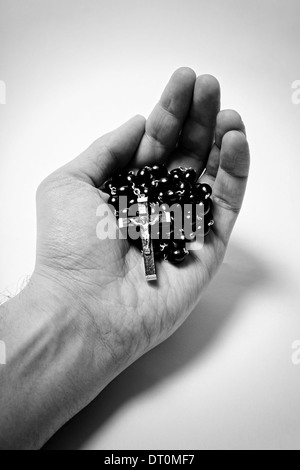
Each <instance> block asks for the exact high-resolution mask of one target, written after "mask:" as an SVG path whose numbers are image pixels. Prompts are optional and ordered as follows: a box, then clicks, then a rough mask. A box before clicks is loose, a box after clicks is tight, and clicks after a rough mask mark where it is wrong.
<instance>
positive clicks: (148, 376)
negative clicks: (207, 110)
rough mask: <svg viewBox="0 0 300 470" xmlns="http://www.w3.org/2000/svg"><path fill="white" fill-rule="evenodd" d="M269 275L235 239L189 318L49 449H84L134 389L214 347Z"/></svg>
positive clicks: (139, 390)
mask: <svg viewBox="0 0 300 470" xmlns="http://www.w3.org/2000/svg"><path fill="white" fill-rule="evenodd" d="M268 281H269V273H268V272H267V271H266V270H265V267H264V266H263V265H262V264H261V261H260V260H258V259H257V258H255V257H254V256H253V254H252V253H249V252H247V251H246V250H245V249H244V248H242V247H239V246H237V245H235V244H232V245H231V246H230V248H229V250H228V253H227V257H226V262H225V263H224V264H223V266H222V268H221V270H220V272H219V273H218V275H217V276H216V278H215V279H214V280H213V282H212V283H211V284H210V286H209V288H208V289H207V291H206V292H205V294H204V295H203V297H202V300H201V301H200V302H199V304H198V305H197V307H196V308H195V310H194V311H193V312H192V314H191V315H190V317H189V318H188V320H187V321H186V322H185V324H184V325H183V326H182V327H181V328H180V329H179V330H178V331H177V332H176V333H175V334H174V335H173V336H172V337H171V338H170V339H169V340H168V341H166V342H165V343H163V344H162V345H160V346H159V347H157V348H156V349H154V350H153V351H151V352H150V353H148V354H147V355H146V356H144V357H142V358H141V359H140V360H139V361H137V362H136V363H135V364H133V365H132V366H131V367H130V368H129V369H127V370H126V371H125V372H123V374H121V375H120V376H119V377H117V378H116V379H115V380H114V381H113V382H112V383H111V384H110V385H109V386H108V387H107V388H106V389H105V390H104V391H103V392H102V393H101V394H100V395H99V397H98V398H97V399H96V400H94V402H93V403H91V404H90V405H89V406H88V407H87V408H86V409H85V410H83V411H82V412H81V413H79V415H77V416H76V417H75V418H74V419H73V420H71V421H70V422H69V423H67V424H66V425H65V426H64V427H63V428H62V429H61V430H60V431H59V432H58V433H57V434H56V435H55V436H54V437H53V438H52V439H51V440H50V441H49V442H48V443H47V444H46V446H45V448H44V449H45V450H52V449H53V450H54V449H55V450H59V449H65V450H67V449H80V448H81V447H82V446H83V445H84V443H85V442H86V440H87V439H88V438H89V437H90V436H91V435H92V434H93V433H95V432H96V431H97V430H99V429H101V427H102V426H103V425H104V424H105V423H106V422H107V420H109V419H110V417H111V416H112V415H113V414H114V413H115V412H116V411H117V410H118V409H119V408H120V407H122V406H123V404H124V403H126V402H127V401H129V400H132V399H133V398H134V397H135V396H136V395H138V394H140V393H143V391H146V390H147V391H148V390H149V388H151V387H153V386H155V385H156V384H157V383H161V382H162V381H164V380H166V379H167V378H168V377H170V375H173V374H177V373H180V371H181V370H182V368H184V367H186V366H187V365H188V364H190V363H191V361H193V360H195V359H196V358H197V357H198V356H199V355H202V354H204V352H205V350H206V349H208V348H209V347H213V343H214V342H215V341H217V339H218V335H219V334H220V333H221V331H222V329H223V328H224V327H225V325H226V323H227V322H228V320H229V319H230V318H231V317H233V316H234V315H235V314H237V315H242V312H241V311H240V310H239V308H238V306H239V303H240V301H241V300H242V299H243V297H244V296H246V295H247V293H249V291H250V290H251V289H254V288H255V287H256V286H257V285H259V286H261V285H262V284H265V283H266V282H268Z"/></svg>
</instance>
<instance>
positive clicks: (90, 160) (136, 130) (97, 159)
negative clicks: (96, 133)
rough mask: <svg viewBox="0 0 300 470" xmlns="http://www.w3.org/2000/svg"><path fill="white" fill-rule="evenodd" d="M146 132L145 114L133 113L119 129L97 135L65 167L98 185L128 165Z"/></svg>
mask: <svg viewBox="0 0 300 470" xmlns="http://www.w3.org/2000/svg"><path fill="white" fill-rule="evenodd" d="M144 132H145V118H144V117H143V116H139V115H138V116H135V117H133V118H132V119H130V120H129V121H128V122H126V123H125V124H123V125H122V126H121V127H119V128H118V129H116V130H114V131H112V132H110V133H109V134H106V135H104V136H103V137H100V139H98V140H96V141H95V142H94V143H93V144H92V145H91V146H90V147H89V148H88V149H87V150H85V151H84V152H83V153H82V154H81V155H79V157H77V158H75V160H73V161H71V162H70V163H68V164H67V165H66V166H65V167H64V170H65V171H66V172H67V173H69V174H72V175H73V176H75V177H76V178H80V179H84V180H85V181H88V182H89V183H91V184H93V185H94V186H95V187H100V186H101V185H102V184H103V183H104V182H105V181H106V180H107V179H108V178H109V177H110V176H111V175H112V173H113V172H114V171H116V170H117V169H118V168H123V167H124V166H126V165H128V163H129V162H130V160H131V159H132V158H133V156H134V154H135V152H136V150H137V148H138V146H139V144H140V141H141V139H142V137H143V135H144Z"/></svg>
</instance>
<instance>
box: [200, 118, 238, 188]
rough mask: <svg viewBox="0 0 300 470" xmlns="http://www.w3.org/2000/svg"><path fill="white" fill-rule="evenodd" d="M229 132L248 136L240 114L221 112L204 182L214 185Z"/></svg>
mask: <svg viewBox="0 0 300 470" xmlns="http://www.w3.org/2000/svg"><path fill="white" fill-rule="evenodd" d="M229 131H241V132H243V133H244V134H245V135H246V130H245V125H244V123H243V121H242V118H241V116H240V115H239V113H237V112H236V111H233V110H224V111H221V112H220V113H219V114H218V116H217V124H216V134H215V143H214V145H213V147H212V149H211V152H210V155H209V158H208V161H207V166H206V174H205V177H204V182H206V183H209V184H213V182H214V180H215V178H216V176H217V173H218V170H219V165H220V149H221V145H222V140H223V137H224V135H225V134H227V132H229Z"/></svg>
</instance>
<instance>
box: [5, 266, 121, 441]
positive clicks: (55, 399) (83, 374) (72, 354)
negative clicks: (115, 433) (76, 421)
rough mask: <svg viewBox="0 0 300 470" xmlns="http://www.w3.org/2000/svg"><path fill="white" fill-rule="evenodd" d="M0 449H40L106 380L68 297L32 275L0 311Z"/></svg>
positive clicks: (105, 356) (105, 355)
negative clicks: (1, 353) (2, 348)
mask: <svg viewBox="0 0 300 470" xmlns="http://www.w3.org/2000/svg"><path fill="white" fill-rule="evenodd" d="M0 331H1V333H0V339H1V340H2V341H4V342H5V344H6V349H7V359H6V365H5V366H1V369H0V382H1V402H2V404H1V407H0V436H1V437H0V447H1V448H40V447H41V446H42V445H43V444H44V443H45V442H46V441H47V440H48V439H49V438H50V437H51V436H52V435H53V434H54V433H55V432H56V431H57V430H58V429H59V428H60V427H61V426H62V425H63V424H64V423H65V422H66V421H68V420H69V419H70V418H71V417H73V416H74V415H75V414H76V413H77V412H78V411H80V410H81V409H82V408H83V407H85V406H86V405H87V404H88V403H89V402H90V401H91V400H93V399H94V398H95V397H96V396H97V394H98V393H100V391H101V390H102V389H103V388H104V387H105V386H106V385H107V384H108V383H109V382H110V381H111V380H112V378H113V376H111V374H112V373H113V372H112V370H113V367H112V364H111V357H110V354H109V352H108V351H107V350H106V348H105V347H104V345H103V343H101V342H100V341H99V339H98V338H97V329H95V327H94V325H93V322H92V320H91V318H90V317H89V316H88V315H87V314H86V312H85V311H83V309H82V306H81V305H79V304H78V303H77V302H76V301H74V296H73V298H72V295H71V293H68V292H67V291H66V290H65V289H62V288H60V286H59V285H58V284H54V283H53V284H51V282H50V281H49V279H44V278H43V277H42V276H38V275H33V277H32V279H31V281H30V283H29V284H28V286H27V287H26V288H25V289H24V290H23V291H22V292H21V293H20V294H19V295H18V296H17V297H15V298H14V299H12V300H11V301H9V302H7V303H6V304H4V305H3V306H2V307H1V309H0Z"/></svg>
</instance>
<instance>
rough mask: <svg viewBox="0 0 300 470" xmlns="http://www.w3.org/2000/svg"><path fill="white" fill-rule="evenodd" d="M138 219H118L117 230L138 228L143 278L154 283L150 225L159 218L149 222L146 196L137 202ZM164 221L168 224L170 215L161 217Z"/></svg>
mask: <svg viewBox="0 0 300 470" xmlns="http://www.w3.org/2000/svg"><path fill="white" fill-rule="evenodd" d="M137 203H138V211H139V216H138V217H129V218H120V219H119V228H120V229H122V228H124V227H129V226H130V225H135V226H139V227H140V236H141V239H142V247H143V258H144V265H145V276H146V280H147V281H156V280H157V275H156V269H155V259H154V250H153V243H152V240H151V233H150V225H153V224H155V223H157V222H158V221H159V216H158V217H156V218H154V220H151V221H150V217H149V200H148V197H147V196H143V195H141V196H139V197H138V200H137ZM163 218H164V221H165V222H167V223H169V222H170V220H171V219H170V214H169V213H166V214H164V216H163Z"/></svg>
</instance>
